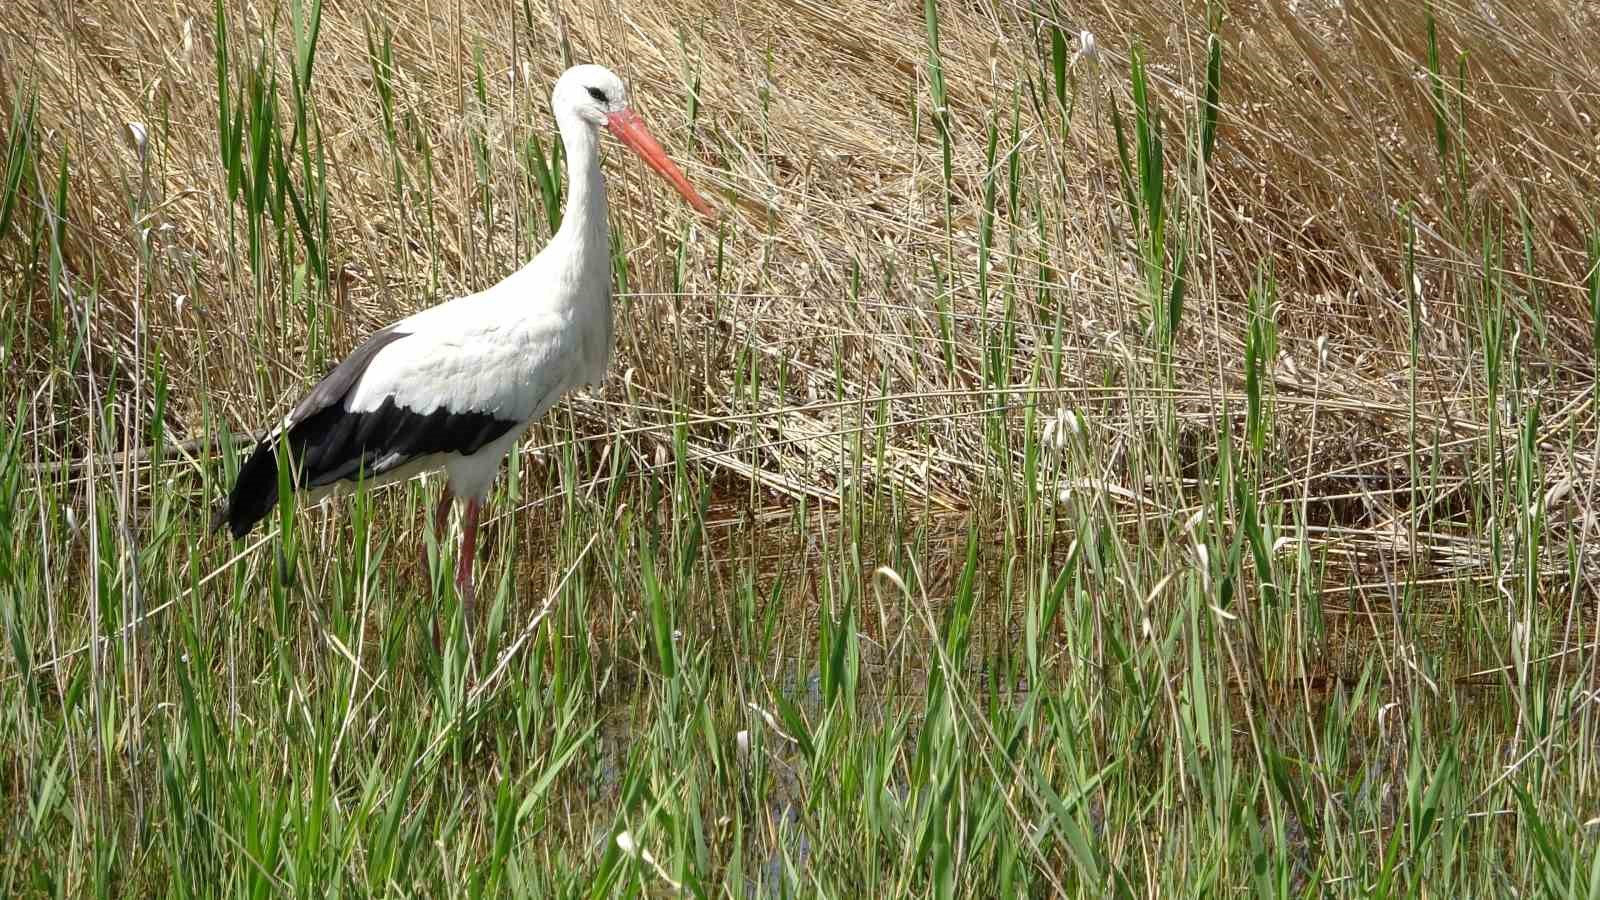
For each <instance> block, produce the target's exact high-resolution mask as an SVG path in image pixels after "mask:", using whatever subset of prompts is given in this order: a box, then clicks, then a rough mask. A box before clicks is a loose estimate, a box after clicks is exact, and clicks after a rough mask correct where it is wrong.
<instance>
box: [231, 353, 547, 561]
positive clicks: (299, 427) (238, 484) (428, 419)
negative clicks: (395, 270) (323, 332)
mask: <svg viewBox="0 0 1600 900" xmlns="http://www.w3.org/2000/svg"><path fill="white" fill-rule="evenodd" d="M403 337H406V333H405V332H400V331H394V330H393V326H390V327H389V328H385V329H383V330H382V331H379V332H376V333H374V334H373V335H372V336H371V337H369V338H367V339H366V340H365V341H363V342H362V343H361V345H360V346H359V347H357V348H356V349H355V350H354V351H353V352H352V353H351V354H350V355H349V356H348V357H346V358H345V359H344V361H343V362H341V363H339V365H338V366H336V367H335V368H334V370H333V371H332V372H329V373H328V375H327V377H325V378H323V379H322V380H321V381H319V382H317V384H316V386H315V387H313V388H312V389H311V391H310V393H308V394H306V396H305V398H304V399H303V400H301V401H300V402H299V403H298V404H297V405H296V406H295V408H294V411H293V412H291V413H290V414H289V424H288V428H287V430H286V431H284V432H282V437H283V439H284V440H285V441H286V443H287V444H288V445H289V452H290V454H291V456H292V457H293V458H294V459H295V460H296V461H297V465H296V466H295V468H294V478H293V484H294V486H295V487H296V488H307V487H323V486H326V485H329V484H333V483H334V482H337V481H354V480H356V479H358V478H360V477H362V476H363V475H364V476H365V477H369V478H370V477H373V476H376V475H381V474H383V473H385V472H388V471H390V470H392V469H394V468H396V467H398V466H401V465H404V464H405V463H407V462H410V461H411V460H413V459H417V458H418V457H422V456H430V455H432V454H435V453H448V452H456V453H472V452H474V451H476V450H478V449H480V448H482V447H483V446H485V445H486V444H488V443H490V442H491V441H494V440H495V439H497V438H499V437H501V436H502V435H504V434H505V433H506V432H508V431H510V430H511V429H512V428H514V427H516V425H517V423H516V422H515V421H513V420H510V419H502V418H499V417H497V416H495V415H493V414H491V413H486V412H475V411H466V412H461V411H451V410H448V409H445V408H443V407H440V408H438V409H434V410H433V411H431V412H427V413H422V412H418V411H416V410H414V409H410V408H409V407H405V406H400V405H398V404H396V403H395V401H394V399H393V398H389V399H386V400H384V402H383V404H382V405H381V406H379V407H378V408H377V409H375V410H369V411H367V412H351V411H350V410H349V398H350V395H351V394H352V393H353V392H354V390H355V388H356V386H357V385H359V384H360V383H361V377H362V376H363V375H364V374H366V371H367V367H368V366H369V365H371V363H372V360H373V358H374V357H376V356H377V354H378V351H380V350H382V349H383V348H384V347H386V346H388V345H389V344H391V343H393V342H394V341H397V340H399V339H401V338H403ZM278 441H279V433H278V432H273V433H269V434H268V436H267V437H266V438H265V439H264V440H262V441H261V443H259V444H257V445H256V448H255V450H254V452H252V453H251V454H250V458H249V459H248V460H246V461H245V464H244V465H243V466H241V467H240V468H239V477H238V480H236V481H235V482H234V485H233V490H231V491H229V492H228V502H227V504H226V505H225V506H223V508H222V509H220V510H219V511H218V512H217V514H216V517H215V518H214V519H213V520H212V523H211V527H212V530H216V529H219V528H221V527H222V526H223V525H224V524H226V525H227V526H228V529H229V531H231V532H232V533H233V536H234V537H235V538H240V537H244V536H245V535H246V534H248V533H249V532H250V529H251V528H253V527H254V526H255V524H256V523H257V522H259V521H261V520H262V519H263V518H266V516H267V514H268V513H270V512H271V511H272V508H273V506H274V505H276V504H277V502H278Z"/></svg>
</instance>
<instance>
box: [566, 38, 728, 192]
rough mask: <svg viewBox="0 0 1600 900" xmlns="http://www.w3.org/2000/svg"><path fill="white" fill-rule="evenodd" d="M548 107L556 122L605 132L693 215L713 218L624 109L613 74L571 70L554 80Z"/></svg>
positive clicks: (586, 67) (625, 96)
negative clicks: (572, 121) (568, 117)
mask: <svg viewBox="0 0 1600 900" xmlns="http://www.w3.org/2000/svg"><path fill="white" fill-rule="evenodd" d="M550 106H551V108H552V109H553V110H555V113H556V117H557V119H561V118H563V116H562V113H570V114H572V115H575V116H577V117H578V118H579V119H581V120H583V121H584V122H586V123H588V124H589V126H590V127H593V128H605V129H607V130H609V131H610V132H611V133H612V134H613V135H615V136H616V138H617V140H619V141H621V142H623V143H624V144H627V145H628V148H629V149H631V150H632V151H633V152H635V153H637V154H639V156H640V158H642V159H643V160H644V161H645V163H646V164H648V165H649V166H650V168H652V169H654V170H656V172H657V173H659V174H660V175H661V177H663V178H665V179H666V180H667V181H668V182H670V183H671V184H672V186H673V187H675V188H677V189H678V193H679V194H682V195H683V199H685V200H687V201H689V205H690V206H693V207H694V208H695V210H696V211H698V212H699V213H700V214H701V215H703V216H705V217H706V218H708V219H715V218H716V217H717V214H716V212H715V211H713V210H712V208H711V204H709V203H707V202H706V201H705V199H704V198H702V197H701V196H700V194H699V193H698V192H696V191H695V189H694V187H693V186H692V185H690V184H689V179H687V178H685V177H684V176H683V172H682V171H680V170H679V169H678V167H677V166H676V165H674V164H673V162H672V160H670V159H668V158H667V153H666V151H665V150H662V149H661V144H660V143H659V142H658V141H657V140H656V139H655V135H652V134H651V133H650V129H649V128H646V127H645V124H644V120H643V119H641V118H639V114H638V113H636V112H634V111H633V109H632V108H631V107H630V106H629V105H628V89H627V88H626V87H624V86H623V84H622V79H621V78H618V77H617V75H616V73H615V72H612V71H611V70H610V69H608V68H606V67H605V66H594V65H584V66H573V67H572V68H570V69H568V70H567V71H565V72H563V73H562V75H561V77H560V78H558V79H556V86H555V89H554V90H552V91H551V92H550Z"/></svg>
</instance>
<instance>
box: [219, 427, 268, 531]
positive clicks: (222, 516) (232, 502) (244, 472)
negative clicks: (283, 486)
mask: <svg viewBox="0 0 1600 900" xmlns="http://www.w3.org/2000/svg"><path fill="white" fill-rule="evenodd" d="M277 502H278V450H277V446H276V444H275V443H274V442H272V441H263V442H262V443H260V444H257V445H256V449H255V452H253V453H251V454H250V458H249V459H247V460H245V463H244V465H243V466H240V467H239V477H238V479H237V480H235V481H234V483H233V490H231V491H229V492H228V502H227V503H225V504H223V506H222V508H221V509H218V510H217V512H216V514H215V515H214V516H212V518H211V530H212V531H217V530H219V529H221V528H222V526H223V525H227V526H228V530H229V531H230V532H232V533H233V536H234V537H235V538H242V537H244V536H245V535H247V534H249V533H250V529H252V528H254V527H255V525H256V523H257V522H259V521H261V520H262V519H265V518H266V517H267V514H268V513H270V512H272V508H273V506H275V505H277Z"/></svg>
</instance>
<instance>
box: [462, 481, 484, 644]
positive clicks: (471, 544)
mask: <svg viewBox="0 0 1600 900" xmlns="http://www.w3.org/2000/svg"><path fill="white" fill-rule="evenodd" d="M481 506H482V501H481V500H479V499H478V498H477V497H473V498H471V499H469V500H467V511H466V514H465V515H463V516H462V517H461V559H460V561H458V562H457V564H456V565H457V568H456V592H457V593H459V594H460V595H461V611H462V614H463V615H464V616H465V617H466V620H467V624H468V627H469V629H470V627H471V623H472V622H473V620H474V616H473V604H474V601H475V600H476V599H477V592H476V590H475V588H474V586H473V583H472V569H473V565H474V562H475V560H476V559H477V555H478V510H479V508H480V507H481Z"/></svg>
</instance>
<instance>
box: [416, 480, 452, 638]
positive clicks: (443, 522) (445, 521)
mask: <svg viewBox="0 0 1600 900" xmlns="http://www.w3.org/2000/svg"><path fill="white" fill-rule="evenodd" d="M455 499H456V495H455V492H453V491H451V490H450V483H449V482H445V486H444V493H443V494H440V495H439V505H438V507H437V508H435V509H434V511H433V532H432V534H433V540H434V543H435V544H438V543H439V542H440V541H443V540H444V535H445V529H446V528H448V527H450V504H451V503H452V502H454V501H455ZM422 574H424V575H426V576H428V583H429V584H430V585H431V584H432V583H433V570H432V569H431V568H429V566H428V538H427V536H426V535H424V536H423V539H422ZM430 590H431V588H430ZM441 646H443V645H442V644H441V643H440V640H439V618H438V613H437V611H435V613H434V619H433V649H434V650H435V651H437V650H438V649H439V648H440V647H441Z"/></svg>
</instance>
